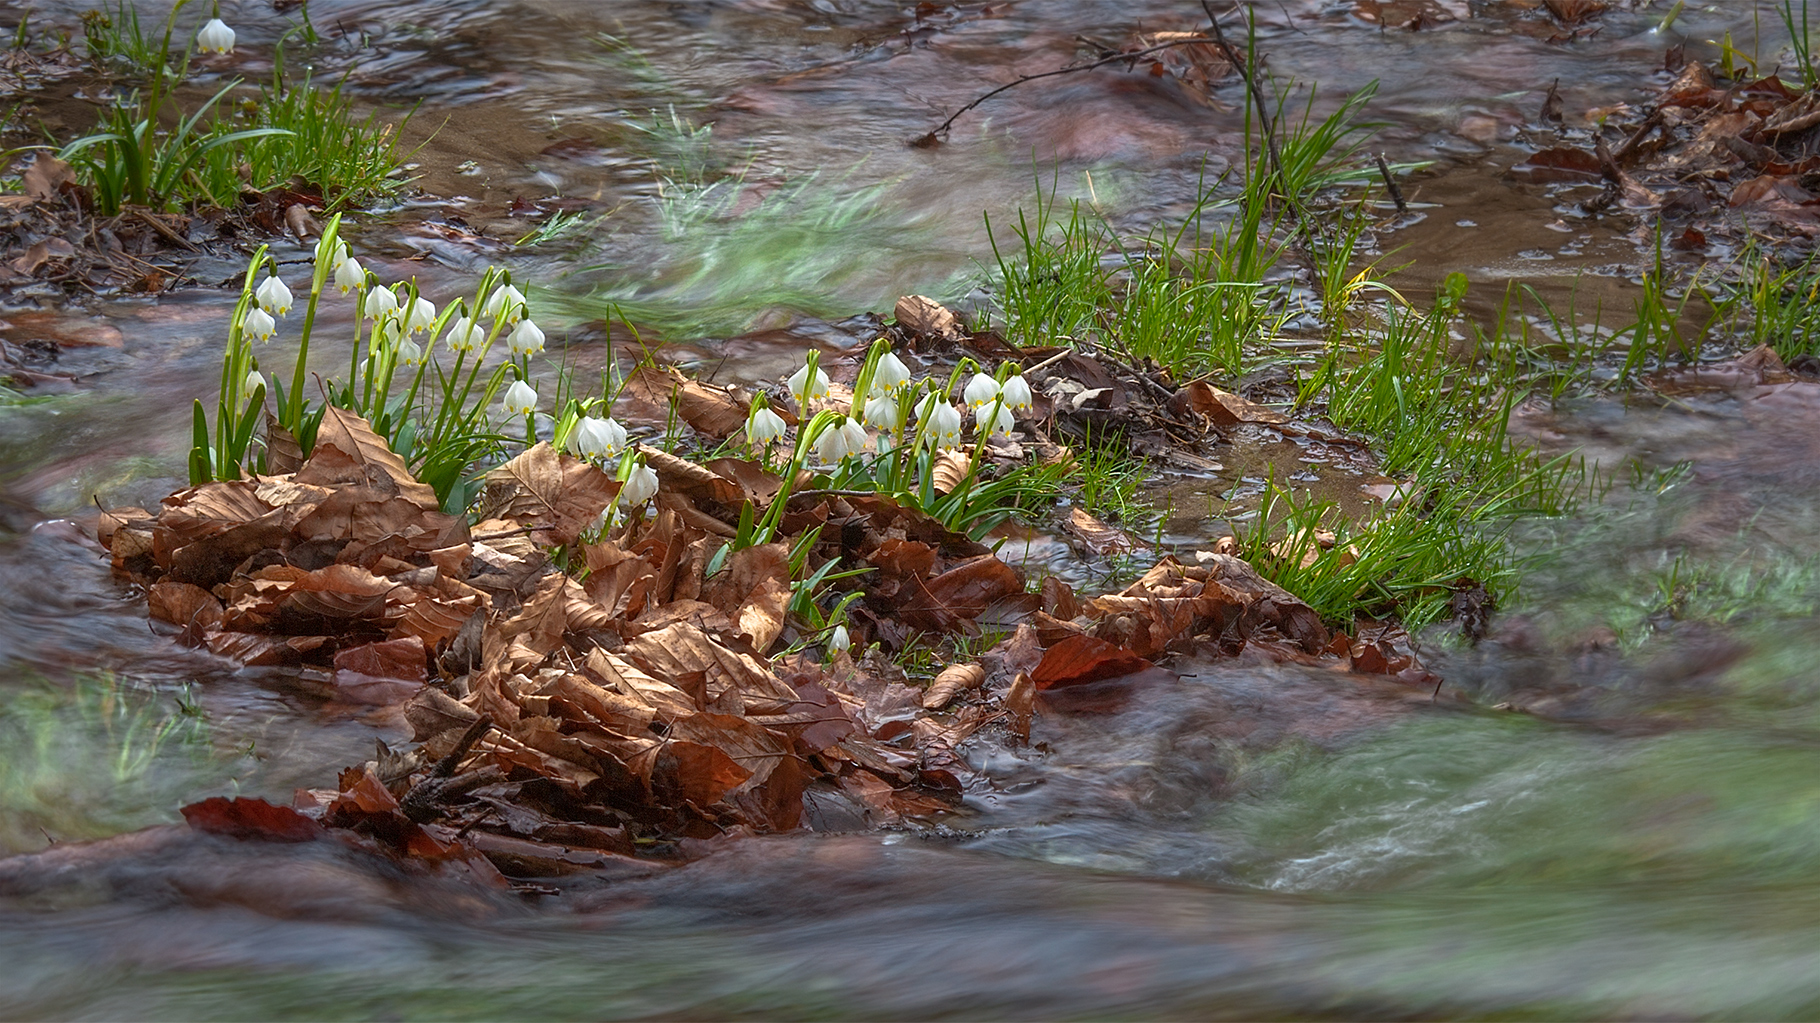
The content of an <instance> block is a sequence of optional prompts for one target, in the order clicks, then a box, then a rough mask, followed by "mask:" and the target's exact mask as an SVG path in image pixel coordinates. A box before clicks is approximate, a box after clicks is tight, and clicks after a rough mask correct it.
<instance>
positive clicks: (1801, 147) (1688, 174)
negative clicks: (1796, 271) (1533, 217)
mask: <svg viewBox="0 0 1820 1023" xmlns="http://www.w3.org/2000/svg"><path fill="white" fill-rule="evenodd" d="M1667 67H1668V68H1669V71H1670V72H1672V73H1673V78H1672V80H1669V81H1668V83H1667V84H1666V85H1665V86H1664V87H1663V88H1662V89H1661V91H1660V92H1659V93H1657V95H1656V96H1655V97H1654V99H1653V101H1652V102H1649V103H1647V104H1644V105H1642V106H1641V107H1640V108H1635V109H1633V108H1631V107H1629V106H1620V107H1618V108H1613V109H1608V110H1601V111H1596V112H1592V111H1589V112H1588V113H1587V115H1586V116H1587V119H1588V120H1589V121H1596V122H1599V124H1600V127H1599V128H1598V129H1597V130H1595V131H1593V132H1592V133H1591V137H1590V138H1589V139H1587V140H1586V142H1585V143H1583V144H1575V143H1576V141H1577V139H1578V138H1579V136H1580V134H1581V133H1580V132H1579V130H1578V129H1574V128H1572V127H1571V126H1569V127H1567V129H1566V130H1565V132H1564V134H1563V137H1562V138H1561V140H1560V143H1559V144H1557V145H1554V146H1549V147H1545V148H1543V149H1541V150H1540V151H1538V152H1536V153H1535V154H1534V155H1532V156H1530V157H1529V158H1528V159H1527V160H1525V161H1524V162H1523V163H1521V164H1519V165H1517V166H1515V167H1513V168H1512V169H1511V172H1512V174H1513V175H1514V176H1516V177H1518V178H1521V179H1523V180H1526V181H1532V182H1538V183H1556V182H1565V183H1574V182H1585V183H1600V184H1602V185H1603V186H1604V189H1603V191H1602V193H1601V194H1600V196H1599V197H1598V198H1597V199H1594V200H1592V201H1590V202H1588V203H1587V204H1586V206H1587V208H1588V210H1589V211H1591V212H1597V211H1599V210H1602V209H1605V208H1607V207H1611V206H1622V207H1623V208H1625V209H1629V210H1642V211H1652V212H1658V213H1660V214H1662V215H1663V216H1664V217H1666V218H1668V219H1670V220H1682V221H1687V220H1690V219H1691V220H1693V221H1694V223H1693V225H1691V226H1687V227H1684V228H1682V229H1681V230H1680V232H1679V234H1678V235H1677V236H1676V237H1675V238H1674V239H1673V241H1674V244H1675V246H1676V247H1677V248H1682V249H1688V250H1701V249H1704V248H1705V246H1706V237H1705V235H1706V232H1707V231H1711V230H1714V229H1715V227H1723V225H1724V222H1725V221H1728V220H1735V219H1737V217H1738V216H1742V217H1743V218H1744V220H1745V221H1746V222H1747V223H1748V224H1749V226H1750V227H1751V228H1753V229H1754V230H1757V231H1766V230H1772V229H1773V231H1774V233H1779V234H1782V235H1784V236H1789V237H1802V238H1812V237H1813V236H1814V235H1815V234H1816V233H1820V195H1816V194H1815V193H1814V192H1813V191H1812V190H1810V187H1809V186H1810V185H1811V184H1812V178H1813V175H1814V173H1815V172H1816V171H1820V155H1817V154H1816V145H1817V144H1820V94H1816V93H1814V92H1811V91H1801V90H1799V89H1794V88H1791V87H1790V86H1789V85H1788V84H1787V83H1786V82H1784V81H1783V80H1782V79H1780V78H1778V77H1776V76H1775V75H1773V74H1772V75H1769V76H1766V77H1763V78H1757V79H1739V80H1733V81H1729V82H1726V83H1724V84H1723V85H1722V84H1721V83H1720V82H1719V81H1718V80H1717V79H1716V77H1715V76H1714V74H1713V72H1712V71H1711V70H1710V69H1709V68H1707V67H1706V66H1705V65H1703V64H1701V63H1700V62H1698V61H1687V62H1685V63H1683V62H1682V58H1681V56H1680V54H1679V52H1678V50H1677V51H1673V52H1671V53H1670V54H1669V56H1668V64H1667ZM1561 108H1562V103H1561V101H1560V98H1559V96H1558V95H1557V94H1556V93H1555V91H1554V90H1553V89H1551V90H1550V91H1549V96H1548V98H1547V99H1546V100H1545V101H1544V103H1543V108H1542V118H1543V120H1545V121H1547V120H1553V121H1564V120H1565V119H1564V117H1563V111H1562V109H1561ZM1608 132H1613V135H1612V137H1611V138H1610V139H1609V140H1608V139H1607V138H1606V135H1607V133H1608Z"/></svg>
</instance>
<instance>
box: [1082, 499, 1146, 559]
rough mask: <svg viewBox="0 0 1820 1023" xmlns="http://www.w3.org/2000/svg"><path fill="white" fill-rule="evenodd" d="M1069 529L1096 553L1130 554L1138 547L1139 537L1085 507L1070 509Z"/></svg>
mask: <svg viewBox="0 0 1820 1023" xmlns="http://www.w3.org/2000/svg"><path fill="white" fill-rule="evenodd" d="M1068 531H1069V532H1070V533H1073V534H1074V535H1075V536H1078V537H1080V539H1081V542H1082V543H1083V544H1086V546H1087V549H1088V550H1090V551H1092V552H1093V553H1095V554H1129V553H1131V552H1132V551H1134V550H1137V548H1138V541H1137V539H1136V538H1135V537H1133V536H1132V535H1131V534H1130V533H1127V532H1125V531H1124V530H1122V529H1120V528H1118V527H1117V526H1109V525H1107V524H1106V523H1104V522H1101V521H1100V520H1099V519H1097V518H1094V516H1093V515H1092V513H1090V512H1088V511H1087V509H1085V508H1080V507H1076V508H1072V509H1070V510H1069V512H1068Z"/></svg>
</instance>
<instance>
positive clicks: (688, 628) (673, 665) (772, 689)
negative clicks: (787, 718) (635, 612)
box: [624, 622, 796, 713]
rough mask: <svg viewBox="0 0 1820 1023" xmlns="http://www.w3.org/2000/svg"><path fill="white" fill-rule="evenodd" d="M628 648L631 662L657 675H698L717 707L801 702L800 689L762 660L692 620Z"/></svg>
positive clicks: (770, 709) (760, 709)
mask: <svg viewBox="0 0 1820 1023" xmlns="http://www.w3.org/2000/svg"><path fill="white" fill-rule="evenodd" d="M624 652H625V655H626V658H627V659H628V660H630V661H631V662H632V663H634V664H636V665H638V666H639V667H640V668H643V669H644V670H645V671H646V672H649V673H650V674H651V675H652V676H654V677H656V678H661V679H670V680H672V681H673V682H675V681H677V680H679V679H681V678H684V677H686V676H689V675H692V674H699V676H700V677H701V678H702V679H703V682H704V685H705V687H706V689H705V693H706V697H707V701H708V703H710V704H713V705H716V706H722V707H726V706H729V705H733V706H739V707H743V708H749V709H750V710H751V711H752V712H754V713H775V712H777V711H779V710H782V709H783V708H784V707H786V706H788V705H790V704H791V703H793V702H795V700H796V693H795V692H794V691H793V690H791V689H790V687H789V686H786V685H784V684H783V682H782V681H780V680H779V679H778V677H777V676H776V675H774V674H772V672H771V669H770V668H769V667H767V666H766V665H765V663H764V662H763V661H761V660H759V659H758V658H756V657H753V656H752V655H751V654H743V653H739V652H738V651H735V650H732V649H730V648H728V647H727V646H725V645H723V644H721V643H719V642H717V641H716V640H715V639H714V638H713V637H712V636H709V635H708V634H707V633H706V632H704V631H702V629H701V628H699V627H698V626H695V625H693V624H690V623H688V622H677V623H676V624H674V625H670V626H667V627H665V628H662V629H658V630H657V631H655V632H647V633H645V634H644V635H642V636H639V637H637V638H635V639H632V640H630V641H628V642H627V643H626V645H625V650H624Z"/></svg>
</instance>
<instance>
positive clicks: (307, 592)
mask: <svg viewBox="0 0 1820 1023" xmlns="http://www.w3.org/2000/svg"><path fill="white" fill-rule="evenodd" d="M396 589H398V584H397V583H394V582H393V581H391V580H390V579H387V578H385V577H383V576H377V575H374V574H373V573H371V572H369V571H367V570H366V569H364V568H356V567H355V566H353V565H330V566H328V567H326V568H319V569H317V570H316V571H314V572H309V573H306V574H305V575H303V576H302V577H300V578H298V579H295V580H291V581H290V582H289V583H287V584H283V592H284V593H285V594H286V596H285V597H284V599H283V600H282V601H281V603H280V607H281V608H283V609H285V610H288V611H294V612H296V613H299V614H304V615H313V616H318V617H322V618H338V619H348V618H364V619H379V618H385V617H388V612H387V608H386V598H387V597H389V596H391V594H392V592H393V591H394V590H396Z"/></svg>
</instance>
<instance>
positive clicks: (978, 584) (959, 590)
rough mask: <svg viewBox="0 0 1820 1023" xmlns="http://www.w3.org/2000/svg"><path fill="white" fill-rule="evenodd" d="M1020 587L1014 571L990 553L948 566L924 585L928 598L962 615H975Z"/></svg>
mask: <svg viewBox="0 0 1820 1023" xmlns="http://www.w3.org/2000/svg"><path fill="white" fill-rule="evenodd" d="M1023 589H1024V583H1023V580H1021V579H1019V578H1018V576H1017V572H1015V571H1013V570H1012V568H1011V566H1009V565H1007V564H1005V563H1004V562H1002V561H1000V560H999V559H998V558H997V557H995V556H993V555H990V554H988V555H985V556H984V557H979V558H974V559H973V560H971V561H968V562H964V563H963V564H960V565H958V566H956V567H954V568H951V569H949V570H948V571H946V572H943V573H942V574H941V575H938V576H936V577H935V578H933V579H931V580H929V582H928V584H927V592H928V594H929V596H930V598H932V599H933V600H935V601H937V602H939V603H940V605H941V606H942V607H943V608H944V609H946V610H947V611H948V612H949V613H951V614H955V615H958V616H960V617H962V618H977V617H979V615H980V613H981V612H983V611H985V610H986V609H987V608H988V607H991V606H992V605H993V604H994V603H996V602H997V601H999V600H1002V599H1004V598H1005V597H1008V596H1010V595H1012V594H1014V593H1021V592H1023Z"/></svg>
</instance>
